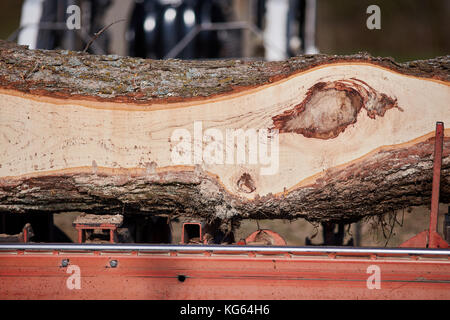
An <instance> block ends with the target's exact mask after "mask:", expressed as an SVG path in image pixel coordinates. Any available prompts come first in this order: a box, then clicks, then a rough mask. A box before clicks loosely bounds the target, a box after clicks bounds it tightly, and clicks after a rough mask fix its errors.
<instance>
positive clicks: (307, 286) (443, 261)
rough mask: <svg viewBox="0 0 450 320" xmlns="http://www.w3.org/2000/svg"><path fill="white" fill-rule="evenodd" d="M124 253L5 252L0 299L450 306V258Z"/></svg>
mask: <svg viewBox="0 0 450 320" xmlns="http://www.w3.org/2000/svg"><path fill="white" fill-rule="evenodd" d="M122 247H123V248H124V249H122V250H119V249H120V248H119V247H113V246H110V247H109V248H116V250H114V251H111V250H110V249H107V248H108V246H102V248H103V250H94V249H92V250H86V249H85V250H80V249H78V250H77V249H76V248H77V247H76V246H72V248H73V249H70V248H71V247H70V246H65V247H62V248H61V249H59V250H57V249H51V246H47V247H45V246H41V248H42V249H39V246H34V247H31V246H25V247H24V248H25V249H23V250H22V249H6V248H5V247H3V249H2V250H1V251H0V299H450V259H449V257H450V250H440V251H439V250H438V251H433V250H431V249H425V250H423V249H422V250H419V251H418V250H409V251H408V250H406V249H405V250H403V251H402V250H389V249H379V250H377V249H374V250H370V249H364V248H354V249H350V248H345V249H343V248H320V249H318V248H307V247H284V248H283V247H266V248H264V247H255V248H248V247H246V248H244V247H243V246H224V247H221V246H135V248H134V249H135V250H133V248H132V246H130V247H129V248H128V247H127V246H122ZM236 247H238V249H236ZM55 248H57V246H55ZM92 248H97V247H95V246H94V247H92ZM145 248H147V249H148V250H146V249H145ZM171 248H172V249H171ZM177 248H178V249H177ZM213 248H214V249H213ZM302 249H303V250H302ZM227 250H228V251H227Z"/></svg>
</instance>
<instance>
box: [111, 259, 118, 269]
mask: <svg viewBox="0 0 450 320" xmlns="http://www.w3.org/2000/svg"><path fill="white" fill-rule="evenodd" d="M118 264H119V263H118V262H117V260H111V261H110V262H109V265H110V266H111V268H115V267H117V265H118Z"/></svg>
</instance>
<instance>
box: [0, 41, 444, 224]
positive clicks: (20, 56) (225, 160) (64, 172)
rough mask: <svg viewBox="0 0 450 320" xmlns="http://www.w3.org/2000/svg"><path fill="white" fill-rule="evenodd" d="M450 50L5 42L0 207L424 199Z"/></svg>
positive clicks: (307, 208) (321, 208) (407, 202)
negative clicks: (319, 51)
mask: <svg viewBox="0 0 450 320" xmlns="http://www.w3.org/2000/svg"><path fill="white" fill-rule="evenodd" d="M448 65H449V59H448V57H440V58H436V59H434V60H429V61H416V62H410V63H407V64H396V63H395V62H393V61H392V60H390V59H383V58H373V57H370V56H368V55H358V56H347V57H336V56H333V57H327V56H324V55H318V56H305V57H296V58H293V59H291V60H288V61H284V62H277V63H266V62H242V61H217V62H216V61H214V62H211V61H209V62H202V61H187V62H184V61H173V60H171V61H152V60H143V59H134V58H129V57H116V56H93V55H87V54H81V53H74V52H58V51H28V50H26V49H24V48H22V47H17V46H13V45H11V44H8V43H5V42H2V43H1V46H0V103H1V106H0V146H1V148H0V210H1V211H14V212H24V211H50V212H60V211H68V210H81V211H89V212H97V213H99V212H101V213H122V212H123V211H126V212H141V213H145V214H168V215H186V216H195V217H203V218H207V219H215V218H220V219H226V220H227V219H242V218H289V219H292V218H297V217H305V218H307V219H309V220H316V221H325V220H326V221H343V220H345V221H355V220H358V219H361V218H362V217H364V216H367V215H375V214H383V213H385V212H389V211H392V210H396V209H400V208H406V207H409V206H414V205H423V204H427V203H429V198H430V194H431V176H432V174H431V170H432V156H433V135H434V128H435V123H436V121H443V122H444V123H448V124H449V125H450V107H449V105H448V103H449V101H450V88H449V84H450V81H449V79H450V76H449V72H448V70H449V69H448ZM26 66H28V67H29V68H30V69H29V70H28V71H29V72H25V71H24V69H26V68H27V67H26ZM34 66H37V67H36V68H35V67H34ZM107 73H108V74H109V76H107ZM89 75H91V78H89V77H88V76H89ZM101 77H106V78H104V79H103V80H101V79H100V78H101ZM134 84H136V86H135V87H133V86H134ZM119 85H120V86H121V88H123V90H122V91H120V90H115V91H114V90H113V91H114V92H113V91H110V92H109V93H105V92H106V91H107V90H106V89H107V88H109V89H111V88H113V87H114V86H116V87H117V86H119ZM136 88H137V89H136ZM105 90H106V91H105ZM275 129H277V130H278V132H279V134H278V135H276V136H274V135H275V133H276V131H274V130H275ZM176 130H178V131H176ZM180 130H181V131H180ZM239 130H241V131H239ZM176 132H179V133H180V132H181V133H183V132H188V133H189V135H190V137H189V141H186V139H185V140H180V139H178V138H180V136H179V135H177V134H174V133H176ZM253 133H255V134H256V135H252V134H253ZM245 134H247V135H248V137H249V140H245V139H243V137H244V135H245ZM445 136H446V140H445V146H444V160H443V171H442V174H443V178H442V186H441V199H442V201H443V202H449V201H450V177H449V176H450V175H449V173H450V147H449V145H450V130H449V129H447V130H446V131H445ZM174 137H175V138H177V139H174ZM240 138H241V139H242V140H239V139H240ZM252 139H253V140H252ZM275 144H276V146H277V148H278V151H279V153H278V154H277V157H274V151H275V149H274V147H275ZM184 147H186V148H188V149H183V148H184ZM196 150H197V151H198V150H201V152H200V156H198V153H196V152H195V151H196ZM186 152H187V153H188V154H189V155H191V156H190V158H189V157H187V158H186V157H185V158H184V159H185V160H186V159H188V160H190V161H187V162H186V163H182V164H180V163H177V162H176V161H175V162H174V154H175V155H178V156H180V157H183V156H186ZM239 152H244V153H241V154H240V153H239ZM239 154H240V155H242V154H245V158H243V159H240V158H239V157H240V155H239ZM199 157H200V158H199ZM252 157H253V158H252ZM208 159H209V160H208Z"/></svg>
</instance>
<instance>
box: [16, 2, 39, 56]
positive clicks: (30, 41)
mask: <svg viewBox="0 0 450 320" xmlns="http://www.w3.org/2000/svg"><path fill="white" fill-rule="evenodd" d="M43 2H44V0H25V2H24V3H23V5H22V14H21V16H20V26H21V27H24V28H23V29H22V30H21V31H20V33H19V37H18V39H17V43H18V44H20V45H27V46H29V48H30V49H36V44H37V37H38V32H39V28H38V26H37V24H38V23H39V22H40V20H41V16H42V5H43Z"/></svg>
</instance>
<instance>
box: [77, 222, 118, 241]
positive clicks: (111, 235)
mask: <svg viewBox="0 0 450 320" xmlns="http://www.w3.org/2000/svg"><path fill="white" fill-rule="evenodd" d="M75 228H76V229H77V230H78V243H83V242H84V241H85V238H86V237H85V234H84V233H85V231H86V230H88V229H89V230H109V242H110V243H115V238H116V230H117V226H116V225H112V224H101V225H98V226H90V225H84V224H76V225H75Z"/></svg>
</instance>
